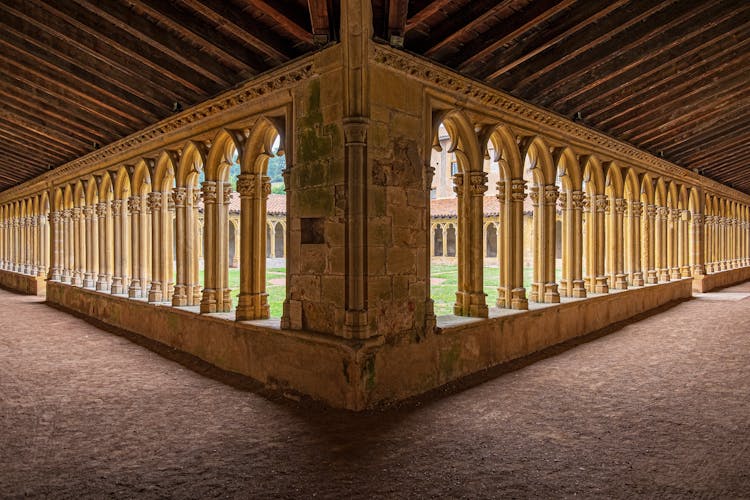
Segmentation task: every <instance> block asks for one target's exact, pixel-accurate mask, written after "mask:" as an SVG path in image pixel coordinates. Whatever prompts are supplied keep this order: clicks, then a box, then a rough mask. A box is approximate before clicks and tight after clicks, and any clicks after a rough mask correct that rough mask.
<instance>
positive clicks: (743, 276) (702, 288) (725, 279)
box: [693, 267, 750, 293]
mask: <svg viewBox="0 0 750 500" xmlns="http://www.w3.org/2000/svg"><path fill="white" fill-rule="evenodd" d="M747 280H750V267H738V268H736V269H728V270H726V271H719V272H717V273H711V274H704V275H703V276H700V277H697V278H695V279H693V291H694V292H696V293H703V292H710V291H711V290H713V289H715V288H722V287H725V286H729V285H734V284H736V283H742V282H743V281H747Z"/></svg>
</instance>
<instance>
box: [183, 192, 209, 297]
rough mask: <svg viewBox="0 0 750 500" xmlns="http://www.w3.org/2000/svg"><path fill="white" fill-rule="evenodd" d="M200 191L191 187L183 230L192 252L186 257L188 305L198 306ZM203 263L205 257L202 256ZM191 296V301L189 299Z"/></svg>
mask: <svg viewBox="0 0 750 500" xmlns="http://www.w3.org/2000/svg"><path fill="white" fill-rule="evenodd" d="M200 196H201V191H200V190H199V189H198V188H197V186H195V187H191V191H190V193H189V194H188V201H190V202H191V203H192V205H191V206H190V207H189V208H188V209H187V212H186V214H187V215H189V217H190V218H189V219H187V220H186V221H185V229H186V231H187V232H188V238H189V239H190V241H192V245H191V248H192V252H191V253H190V254H189V256H188V257H187V264H186V265H187V266H189V267H188V268H187V269H188V271H189V272H190V275H189V276H188V278H189V279H188V290H187V293H188V301H189V305H193V306H195V305H198V304H200V303H201V298H202V296H203V284H202V283H200V279H199V278H200V269H199V265H200V262H199V258H200V257H201V256H203V250H202V245H203V235H202V234H201V232H200V230H199V228H198V202H199V201H200ZM204 262H205V256H204ZM191 296H192V300H191V299H190V297H191Z"/></svg>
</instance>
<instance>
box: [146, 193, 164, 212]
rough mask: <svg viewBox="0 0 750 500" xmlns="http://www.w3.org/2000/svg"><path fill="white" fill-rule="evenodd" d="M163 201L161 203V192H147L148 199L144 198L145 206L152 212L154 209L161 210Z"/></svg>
mask: <svg viewBox="0 0 750 500" xmlns="http://www.w3.org/2000/svg"><path fill="white" fill-rule="evenodd" d="M162 205H163V203H162V194H161V193H153V192H152V193H148V199H147V200H146V206H147V207H148V209H149V210H151V211H152V212H153V211H154V210H161V207H162Z"/></svg>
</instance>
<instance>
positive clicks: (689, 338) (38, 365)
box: [0, 283, 750, 498]
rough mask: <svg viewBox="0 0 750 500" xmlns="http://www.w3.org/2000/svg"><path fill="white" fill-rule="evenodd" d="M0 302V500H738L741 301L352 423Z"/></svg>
mask: <svg viewBox="0 0 750 500" xmlns="http://www.w3.org/2000/svg"><path fill="white" fill-rule="evenodd" d="M0 304H2V306H0V497H3V498H7V497H10V498H14V497H26V496H32V497H39V496H49V497H54V498H80V497H88V498H102V497H121V498H133V497H146V498H150V497H155V498H160V497H178V498H211V497H242V498H247V497H258V498H311V497H316V498H369V497H388V498H405V497H412V498H413V497H417V498H423V497H440V498H443V497H453V498H497V497H500V496H507V497H514V498H518V497H546V498H557V497H572V496H583V497H619V498H624V497H633V496H637V497H649V498H662V497H719V498H727V497H744V498H748V497H750V369H749V368H750V283H748V284H744V285H740V286H738V287H734V288H732V289H728V290H725V291H724V292H720V293H714V294H707V295H705V296H703V297H702V298H696V299H693V300H690V301H686V302H683V303H680V304H678V305H675V306H674V307H672V308H669V309H668V310H666V311H664V312H662V313H660V314H656V315H651V316H648V317H645V318H641V319H640V320H639V321H637V322H632V323H630V324H628V325H625V326H624V327H623V328H621V329H619V330H618V331H615V332H614V333H611V334H610V335H607V336H600V335H594V336H590V337H589V338H587V339H586V341H584V342H575V343H571V344H568V345H567V346H565V347H564V348H556V349H553V350H552V351H550V352H548V353H546V354H545V355H542V356H537V357H536V358H535V359H537V362H536V363H533V364H530V363H528V362H520V363H516V364H514V365H512V366H511V367H510V368H513V370H510V369H509V367H505V368H502V369H499V370H498V371H496V373H495V375H496V376H495V377H494V378H492V379H491V380H489V381H486V382H484V383H481V384H477V385H473V386H471V387H468V388H464V390H461V391H458V392H454V393H447V394H433V395H431V396H428V397H425V398H422V399H421V400H417V401H412V402H410V403H409V404H405V405H403V406H401V407H399V408H394V409H390V410H387V411H379V412H371V413H366V414H359V415H357V414H351V413H346V412H336V411H329V410H324V409H321V408H319V407H315V406H313V405H310V404H303V403H290V402H288V401H282V400H280V399H279V398H267V397H264V396H262V395H260V394H259V393H258V391H257V390H256V389H255V388H254V386H253V384H251V383H243V382H242V381H241V380H239V379H235V378H232V377H226V378H225V381H228V382H232V383H234V385H227V384H225V383H221V382H219V381H217V380H215V379H214V378H211V377H209V376H206V374H208V375H213V376H217V374H216V373H214V372H213V371H211V370H206V369H205V366H202V365H199V364H195V363H194V362H193V363H192V364H193V368H194V369H195V370H198V372H201V373H202V374H201V373H198V372H196V371H192V370H189V369H187V368H185V367H184V366H182V365H181V364H178V363H176V362H174V361H171V360H169V359H165V358H164V357H162V356H160V355H158V354H156V353H154V352H152V351H150V350H148V349H146V348H144V347H142V346H140V345H137V344H135V343H134V342H132V341H131V340H129V339H127V338H124V337H122V336H118V335H115V334H113V333H109V332H105V331H102V330H100V329H98V328H96V327H94V326H92V325H90V324H88V323H85V322H83V321H81V320H80V319H77V318H74V317H72V316H70V315H68V314H65V313H63V312H60V311H57V310H55V309H52V308H50V307H48V306H46V305H44V304H43V303H41V302H40V301H39V299H37V298H34V297H21V296H17V295H13V294H11V293H9V292H6V291H0ZM166 354H168V355H169V353H168V352H167V353H166ZM177 357H179V356H177ZM183 362H185V363H188V364H190V363H191V361H189V360H187V361H186V360H184V359H183ZM501 372H506V373H504V374H502V373H501ZM498 374H499V375H498ZM438 392H445V391H438Z"/></svg>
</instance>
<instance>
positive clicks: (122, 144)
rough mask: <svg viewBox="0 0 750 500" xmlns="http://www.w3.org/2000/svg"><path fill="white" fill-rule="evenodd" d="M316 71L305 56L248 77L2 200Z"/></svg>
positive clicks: (83, 172) (290, 85)
mask: <svg viewBox="0 0 750 500" xmlns="http://www.w3.org/2000/svg"><path fill="white" fill-rule="evenodd" d="M314 74H315V68H314V64H313V56H307V57H303V58H301V59H300V60H298V61H294V62H292V63H290V64H287V65H285V66H283V67H281V68H278V69H276V70H272V71H269V72H268V73H267V74H266V75H263V76H261V77H258V78H255V79H253V80H251V81H248V82H247V83H245V84H244V85H242V86H240V87H239V88H235V89H231V90H229V91H227V92H224V93H223V94H221V95H219V96H218V97H215V98H213V99H209V100H207V101H205V102H203V103H201V104H198V105H196V106H194V107H192V108H190V109H187V110H185V111H184V112H182V113H179V114H177V115H175V116H171V117H169V118H167V119H166V120H162V121H161V122H159V123H156V124H155V125H152V126H150V127H147V128H146V129H144V130H141V131H139V132H136V133H135V134H132V135H129V136H128V137H125V138H123V139H121V140H119V141H116V142H113V143H112V144H109V145H107V146H104V147H102V148H100V149H97V150H96V151H94V152H92V153H89V154H87V155H85V156H82V157H80V158H77V159H75V160H73V161H71V162H68V163H66V164H64V165H62V166H60V167H58V168H56V169H54V170H52V171H50V172H46V173H44V174H42V175H41V176H39V177H37V178H35V179H33V180H31V181H29V182H26V183H24V184H21V185H19V186H16V187H13V188H11V189H8V190H6V191H4V192H3V193H2V194H0V200H13V199H17V198H20V197H22V196H25V195H28V194H32V193H35V192H38V191H41V190H43V189H46V188H47V187H48V186H49V185H50V184H56V183H57V182H58V181H59V180H60V179H64V178H66V177H69V178H71V179H72V178H78V177H81V176H84V175H87V174H90V173H93V172H95V171H96V170H93V169H92V167H95V166H97V165H99V164H106V162H107V160H109V159H110V158H112V157H113V156H115V155H120V154H123V153H127V152H128V151H130V150H134V149H136V148H142V147H144V146H147V145H149V144H154V143H156V141H159V140H163V137H164V136H166V135H168V134H172V133H174V132H177V131H180V130H190V129H191V128H195V127H196V126H197V125H198V124H199V123H200V122H202V121H204V120H206V119H207V118H211V117H214V116H216V115H220V114H221V113H226V112H227V111H230V110H233V109H235V108H238V107H240V106H243V105H247V104H248V103H251V102H253V101H257V100H259V99H262V98H263V97H264V96H267V95H270V94H274V93H277V92H281V91H284V90H287V89H290V88H293V87H294V86H296V85H298V84H299V83H300V82H303V81H305V80H308V79H310V78H311V77H312V76H313V75H314ZM107 166H108V165H107ZM66 180H69V179H66Z"/></svg>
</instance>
